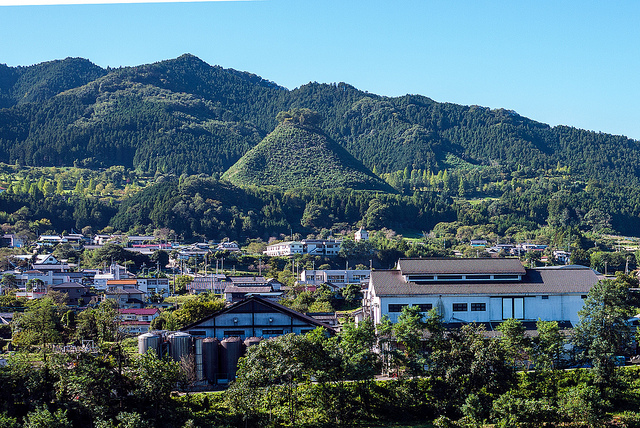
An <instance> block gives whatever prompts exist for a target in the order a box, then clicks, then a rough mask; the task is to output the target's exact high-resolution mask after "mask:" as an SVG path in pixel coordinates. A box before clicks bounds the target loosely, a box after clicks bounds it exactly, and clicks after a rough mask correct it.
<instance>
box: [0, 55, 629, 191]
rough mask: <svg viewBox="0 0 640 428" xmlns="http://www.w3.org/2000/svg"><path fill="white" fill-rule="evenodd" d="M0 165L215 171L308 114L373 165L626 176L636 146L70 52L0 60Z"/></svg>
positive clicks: (197, 66) (378, 169)
mask: <svg viewBox="0 0 640 428" xmlns="http://www.w3.org/2000/svg"><path fill="white" fill-rule="evenodd" d="M0 107H4V108H0V161H3V162H7V163H16V162H17V163H20V164H23V165H42V166H47V165H53V166H65V165H67V166H70V165H74V164H75V165H79V166H86V167H109V166H113V165H123V166H125V167H127V168H136V169H138V170H139V171H144V172H152V173H154V172H156V171H157V172H161V173H164V172H170V173H175V174H183V173H186V174H193V173H206V174H209V175H214V176H216V175H221V174H222V173H224V172H225V171H226V170H227V169H228V168H229V167H231V166H232V165H233V164H234V163H235V162H237V161H238V160H239V159H240V158H241V157H242V156H243V155H244V154H245V153H247V152H248V151H249V150H250V149H251V148H253V147H255V146H256V145H257V144H258V143H259V142H260V141H261V140H262V139H263V138H264V137H265V136H266V135H268V134H269V133H270V132H272V131H273V130H274V129H275V127H276V125H277V121H276V115H277V114H278V112H281V111H286V110H290V109H293V108H309V109H312V110H314V111H316V112H318V113H319V114H320V115H321V116H322V118H323V121H322V123H321V125H320V127H321V129H322V131H323V132H324V133H325V134H326V135H327V137H329V138H331V139H332V140H334V141H335V142H336V143H338V144H339V145H341V146H342V147H343V148H345V149H346V150H347V151H348V152H349V153H350V154H351V155H352V156H354V157H355V158H356V159H358V160H359V161H361V162H362V163H363V164H364V166H365V167H367V168H369V169H370V170H373V172H374V173H376V174H382V173H393V172H395V171H402V170H408V171H412V170H414V171H416V170H420V171H423V172H425V171H428V172H430V173H437V172H438V171H443V170H445V169H449V170H451V169H455V168H459V167H460V165H464V166H465V168H474V167H481V166H487V165H493V166H501V167H505V168H507V169H509V170H515V169H517V168H518V167H526V168H528V169H529V170H533V171H540V174H543V173H544V171H545V170H549V169H551V168H557V167H562V168H567V170H569V171H571V173H572V174H573V175H575V176H579V177H582V178H583V179H600V180H604V181H607V182H609V181H616V182H624V183H627V184H629V183H632V184H633V183H635V184H637V183H638V182H639V177H640V169H639V168H640V148H639V147H638V141H635V140H631V139H628V138H625V137H622V136H613V135H608V134H602V133H596V132H590V131H584V130H579V129H576V128H571V127H566V126H558V127H550V126H548V125H545V124H542V123H539V122H535V121H533V120H530V119H527V118H524V117H522V116H520V115H518V114H517V113H515V112H512V111H509V110H504V109H498V110H491V109H488V108H484V107H479V106H461V105H455V104H448V103H438V102H435V101H433V100H431V99H429V98H427V97H424V96H419V95H406V96H403V97H396V98H389V97H382V96H377V95H374V94H369V93H366V92H363V91H360V90H358V89H356V88H354V87H352V86H350V85H347V84H344V83H339V84H319V83H309V84H307V85H304V86H302V87H300V88H297V89H294V90H287V89H285V88H283V87H280V86H278V85H276V84H275V83H273V82H269V81H267V80H264V79H262V78H260V77H258V76H255V75H252V74H249V73H244V72H238V71H235V70H231V69H223V68H221V67H216V66H210V65H208V64H206V63H204V62H203V61H201V60H200V59H198V58H196V57H194V56H192V55H183V56H181V57H179V58H176V59H173V60H167V61H162V62H158V63H154V64H148V65H141V66H137V67H127V68H119V69H108V70H105V69H101V68H100V67H98V66H96V65H94V64H91V63H90V62H89V61H87V60H83V59H66V60H62V61H52V62H47V63H43V64H39V65H35V66H30V67H17V68H13V67H7V66H0Z"/></svg>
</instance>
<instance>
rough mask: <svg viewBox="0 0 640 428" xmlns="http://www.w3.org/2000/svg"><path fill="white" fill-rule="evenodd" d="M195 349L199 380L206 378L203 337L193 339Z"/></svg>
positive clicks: (197, 377)
mask: <svg viewBox="0 0 640 428" xmlns="http://www.w3.org/2000/svg"><path fill="white" fill-rule="evenodd" d="M193 350H194V363H195V369H196V379H197V380H198V381H201V380H204V365H203V352H202V338H201V337H197V338H194V339H193Z"/></svg>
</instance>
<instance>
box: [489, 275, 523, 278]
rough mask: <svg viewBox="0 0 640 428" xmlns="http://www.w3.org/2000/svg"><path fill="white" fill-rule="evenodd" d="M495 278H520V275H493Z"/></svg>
mask: <svg viewBox="0 0 640 428" xmlns="http://www.w3.org/2000/svg"><path fill="white" fill-rule="evenodd" d="M493 279H520V275H493Z"/></svg>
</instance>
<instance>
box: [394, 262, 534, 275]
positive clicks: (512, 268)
mask: <svg viewBox="0 0 640 428" xmlns="http://www.w3.org/2000/svg"><path fill="white" fill-rule="evenodd" d="M398 266H399V267H400V270H401V271H402V273H403V274H405V275H412V274H429V275H431V274H465V273H474V274H478V273H480V274H492V273H494V274H517V275H524V273H525V269H524V267H522V263H520V260H518V259H490V258H485V259H453V258H448V259H400V260H398Z"/></svg>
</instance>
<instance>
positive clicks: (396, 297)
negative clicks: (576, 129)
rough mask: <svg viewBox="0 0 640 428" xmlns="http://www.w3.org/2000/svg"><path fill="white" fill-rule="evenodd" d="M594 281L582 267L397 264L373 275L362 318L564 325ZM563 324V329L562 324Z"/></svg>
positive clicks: (503, 262) (574, 319)
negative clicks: (426, 315)
mask: <svg viewBox="0 0 640 428" xmlns="http://www.w3.org/2000/svg"><path fill="white" fill-rule="evenodd" d="M598 280H599V277H598V276H597V275H596V273H595V272H594V271H593V270H592V269H590V268H587V267H584V266H559V267H553V268H537V269H525V268H524V267H523V266H522V264H521V263H520V261H519V260H517V259H401V260H400V261H399V262H398V265H397V268H396V269H392V270H373V271H372V272H371V278H370V280H369V288H368V289H367V291H366V293H365V298H364V300H363V308H364V311H365V313H367V314H368V315H369V316H371V317H372V318H373V320H374V321H375V322H376V323H379V322H380V320H381V319H382V317H383V316H384V315H387V316H388V317H389V319H390V320H391V321H392V322H396V321H397V320H398V316H399V315H400V313H401V311H402V308H403V307H404V306H407V305H414V306H415V305H417V306H419V307H420V308H421V309H422V310H423V311H425V312H426V311H428V310H431V309H434V308H435V309H437V310H438V312H439V313H440V314H441V315H442V316H443V318H444V322H445V323H453V324H459V323H470V322H478V323H500V322H502V321H503V320H506V319H509V318H516V319H520V320H523V321H537V320H538V319H541V320H543V321H567V322H569V323H571V324H572V325H575V324H576V323H578V321H579V317H578V311H579V310H580V309H581V308H582V306H583V299H585V298H586V296H587V293H588V292H589V290H590V289H591V287H592V286H593V285H594V284H596V283H597V282H598ZM565 325H566V324H565Z"/></svg>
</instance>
